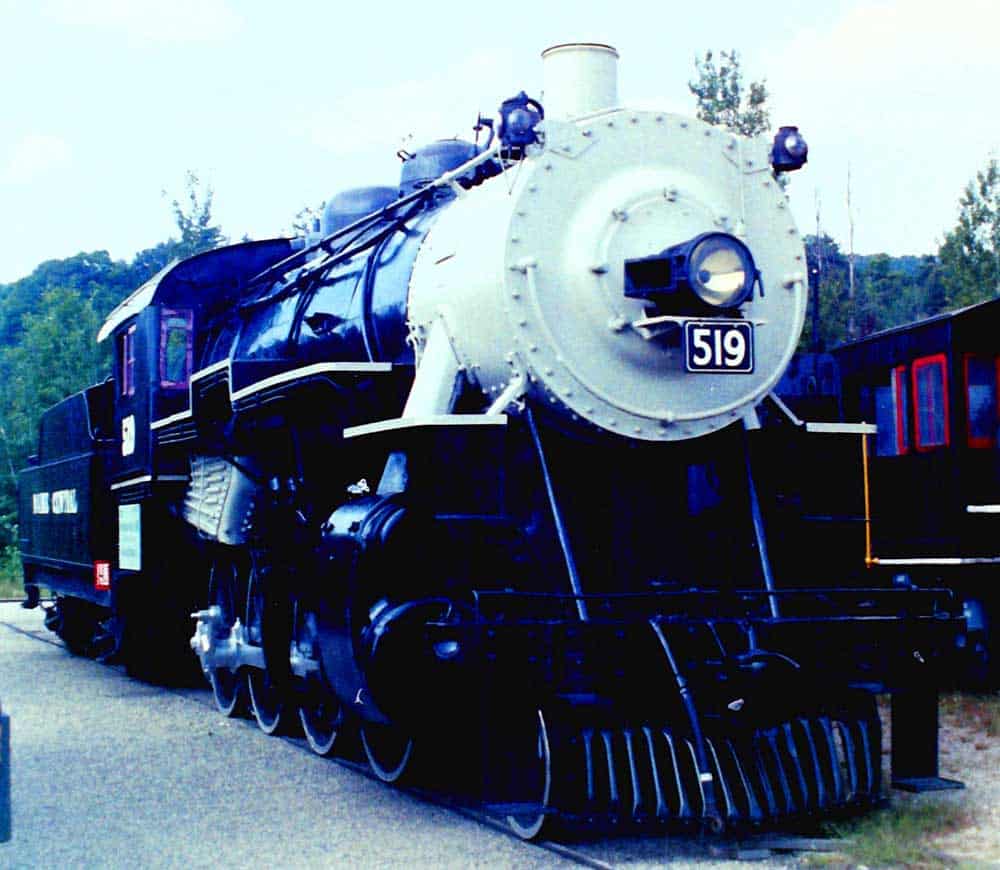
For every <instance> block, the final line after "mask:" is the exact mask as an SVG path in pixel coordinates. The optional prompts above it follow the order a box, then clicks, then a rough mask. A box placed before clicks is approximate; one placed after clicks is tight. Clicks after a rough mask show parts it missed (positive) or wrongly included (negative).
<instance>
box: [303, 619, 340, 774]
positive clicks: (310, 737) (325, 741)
mask: <svg viewBox="0 0 1000 870" xmlns="http://www.w3.org/2000/svg"><path fill="white" fill-rule="evenodd" d="M316 622H317V620H316V614H315V613H314V612H313V611H311V610H310V609H309V608H308V607H304V606H303V605H302V604H301V602H296V604H295V618H294V626H295V638H294V643H295V648H296V650H297V652H298V654H299V655H301V656H303V657H305V658H306V659H309V660H311V661H313V662H315V663H316V670H315V671H314V672H313V673H311V674H309V676H307V677H303V678H300V679H299V685H298V689H299V691H298V702H299V711H298V712H299V724H300V725H301V726H302V733H303V734H305V737H306V741H307V742H308V743H309V748H310V749H311V750H312V751H313V752H315V753H316V754H317V755H323V756H326V755H331V754H332V753H333V747H334V744H335V743H336V741H337V735H338V734H339V733H340V730H341V727H342V725H343V722H344V710H343V707H342V706H341V704H340V701H339V700H338V698H337V696H336V694H334V692H333V690H332V689H331V688H330V686H329V684H328V683H327V682H326V678H325V676H324V674H323V669H322V664H321V663H320V662H319V638H318V636H317V630H316Z"/></svg>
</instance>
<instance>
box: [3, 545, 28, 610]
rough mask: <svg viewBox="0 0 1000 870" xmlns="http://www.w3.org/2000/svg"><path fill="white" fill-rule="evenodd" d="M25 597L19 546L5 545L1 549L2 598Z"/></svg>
mask: <svg viewBox="0 0 1000 870" xmlns="http://www.w3.org/2000/svg"><path fill="white" fill-rule="evenodd" d="M23 597H24V583H23V581H22V574H21V556H20V555H19V554H18V552H17V547H4V548H3V550H2V551H0V598H23Z"/></svg>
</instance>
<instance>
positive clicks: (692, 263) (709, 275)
mask: <svg viewBox="0 0 1000 870" xmlns="http://www.w3.org/2000/svg"><path fill="white" fill-rule="evenodd" d="M687 275H688V282H689V283H690V285H691V289H692V290H693V291H694V292H695V295H696V296H697V297H698V298H699V299H701V301H702V302H704V303H706V304H707V305H711V306H712V307H713V308H735V307H737V306H738V305H742V304H743V302H745V301H746V299H747V297H748V296H749V295H750V293H751V291H752V290H753V283H754V280H755V278H756V270H755V269H754V265H753V258H752V257H751V256H750V251H748V250H747V247H746V245H744V244H743V243H742V242H741V241H739V240H738V239H734V238H733V237H732V236H727V235H723V234H722V233H715V234H712V235H709V236H706V237H703V238H702V240H701V241H700V242H698V244H696V245H695V246H694V248H693V249H692V251H691V254H690V257H689V258H688V267H687Z"/></svg>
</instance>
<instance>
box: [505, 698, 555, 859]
mask: <svg viewBox="0 0 1000 870" xmlns="http://www.w3.org/2000/svg"><path fill="white" fill-rule="evenodd" d="M533 744H534V745H533V747H532V750H533V751H532V752H531V753H530V756H531V757H530V758H529V759H526V760H527V761H528V766H527V769H526V770H525V781H526V782H527V783H528V789H529V791H528V794H529V796H530V797H531V798H532V799H533V800H535V801H537V805H538V809H537V810H532V811H530V812H525V813H512V814H510V815H508V816H507V824H508V826H509V827H510V829H511V830H512V831H513V832H514V833H515V834H516V835H517V836H518V837H520V838H521V839H522V840H534V839H536V838H538V837H539V836H540V835H541V833H542V830H543V829H544V828H545V826H546V825H545V823H546V821H547V819H548V810H549V799H550V797H551V794H552V751H551V747H550V746H549V734H548V729H547V728H546V725H545V717H544V716H543V715H542V711H541V710H538V711H537V714H536V731H535V736H534V741H533Z"/></svg>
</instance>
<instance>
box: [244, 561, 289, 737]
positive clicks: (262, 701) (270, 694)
mask: <svg viewBox="0 0 1000 870" xmlns="http://www.w3.org/2000/svg"><path fill="white" fill-rule="evenodd" d="M266 606H267V605H266V602H265V600H264V590H263V584H262V583H261V578H260V573H259V571H258V570H257V566H256V562H255V560H254V559H253V557H251V562H250V581H249V584H248V587H247V608H246V622H247V635H248V639H249V642H250V643H251V644H253V645H254V646H264V636H263V632H264V625H263V623H264V608H265V607H266ZM246 683H247V690H248V692H249V695H250V709H251V711H252V712H253V717H254V719H255V720H256V722H257V727H258V728H260V730H261V731H263V732H264V733H265V734H275V733H277V732H278V731H279V729H280V728H281V726H282V724H283V722H284V718H285V717H284V712H285V694H284V691H283V690H282V687H281V686H280V685H278V684H277V683H276V681H275V679H274V674H273V673H272V671H271V669H270V668H269V667H265V668H263V669H261V668H247V669H246Z"/></svg>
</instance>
